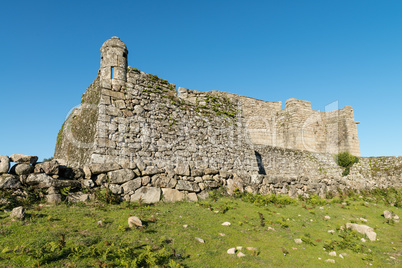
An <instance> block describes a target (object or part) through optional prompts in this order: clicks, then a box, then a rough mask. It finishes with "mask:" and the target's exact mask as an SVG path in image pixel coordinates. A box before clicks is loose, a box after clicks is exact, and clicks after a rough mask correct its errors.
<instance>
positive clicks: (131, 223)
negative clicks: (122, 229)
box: [128, 216, 142, 228]
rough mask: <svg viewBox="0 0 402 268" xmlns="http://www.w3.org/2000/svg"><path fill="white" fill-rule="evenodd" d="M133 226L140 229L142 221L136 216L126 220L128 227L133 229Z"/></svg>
mask: <svg viewBox="0 0 402 268" xmlns="http://www.w3.org/2000/svg"><path fill="white" fill-rule="evenodd" d="M134 226H136V227H142V221H141V220H140V218H138V217H137V216H131V217H129V218H128V227H130V228H133V227H134Z"/></svg>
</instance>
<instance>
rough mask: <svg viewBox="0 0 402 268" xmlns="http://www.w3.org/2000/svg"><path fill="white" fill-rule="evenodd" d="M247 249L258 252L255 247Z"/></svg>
mask: <svg viewBox="0 0 402 268" xmlns="http://www.w3.org/2000/svg"><path fill="white" fill-rule="evenodd" d="M246 249H247V250H250V251H257V250H258V249H257V248H254V247H246Z"/></svg>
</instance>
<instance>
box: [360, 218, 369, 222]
mask: <svg viewBox="0 0 402 268" xmlns="http://www.w3.org/2000/svg"><path fill="white" fill-rule="evenodd" d="M359 220H361V221H364V222H367V219H365V218H360V219H359Z"/></svg>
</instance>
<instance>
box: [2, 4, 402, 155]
mask: <svg viewBox="0 0 402 268" xmlns="http://www.w3.org/2000/svg"><path fill="white" fill-rule="evenodd" d="M0 29H1V37H0V38H1V42H0V56H1V60H0V79H1V84H0V92H1V105H0V125H1V131H0V154H3V155H11V154H13V153H22V154H34V155H38V156H39V158H40V159H43V158H45V157H46V158H47V157H50V156H52V155H53V152H54V146H55V143H56V136H57V133H58V130H59V128H60V126H61V125H62V123H63V121H64V119H65V117H66V115H67V113H68V112H69V111H70V109H71V108H73V107H74V106H76V105H78V104H79V103H80V98H81V95H82V93H83V92H84V91H85V89H86V88H87V87H88V86H89V84H90V83H91V82H92V81H93V80H94V79H95V78H96V75H97V71H98V68H99V62H100V51H99V49H100V47H101V46H102V44H103V42H104V41H106V40H107V39H109V38H110V37H112V36H118V37H120V39H121V40H122V41H124V42H125V43H126V45H127V47H128V50H129V54H128V61H129V65H130V66H132V67H136V68H138V69H140V70H142V71H144V72H148V73H152V74H156V75H158V76H159V77H161V78H164V79H167V80H169V82H172V83H175V84H176V85H177V87H179V86H181V87H186V88H190V89H194V90H201V91H208V90H221V91H227V92H231V93H236V94H241V95H246V96H250V97H254V98H258V99H262V100H267V101H282V102H283V103H284V101H285V100H286V99H288V98H298V99H303V100H309V101H311V103H312V108H313V109H316V110H324V109H325V106H326V105H328V104H330V103H332V102H334V101H338V102H339V106H340V107H344V106H346V105H350V106H352V107H353V108H354V113H355V120H356V121H360V122H361V124H360V125H358V133H359V138H360V148H361V153H362V156H383V155H395V156H398V155H402V141H401V140H402V138H401V137H402V135H401V132H402V124H401V116H402V104H401V103H400V102H401V99H402V90H401V89H402V88H401V87H402V1H370V0H364V1H358V0H355V1H350V0H349V1H340V0H337V1H325V0H316V1H308V0H305V1H300V0H299V1H288V0H277V1H268V0H267V1H233V0H231V1H216V0H215V1H206V0H203V1H175V0H170V1H158V0H154V1H102V0H97V1H82V0H81V1H72V0H70V1H54V0H53V1H40V0H37V1H18V0H14V1H3V3H2V4H1V9H0Z"/></svg>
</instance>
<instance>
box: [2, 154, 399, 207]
mask: <svg viewBox="0 0 402 268" xmlns="http://www.w3.org/2000/svg"><path fill="white" fill-rule="evenodd" d="M255 149H256V151H255V156H256V158H259V160H258V162H259V173H260V174H251V175H250V174H239V173H235V172H230V171H229V172H228V171H224V170H222V169H221V170H218V169H213V168H207V167H196V166H194V165H189V164H186V163H179V164H177V165H170V166H165V167H159V166H157V165H156V164H155V163H152V162H149V161H138V160H137V162H136V163H133V164H132V166H131V167H130V168H127V167H126V168H125V167H123V166H121V165H119V164H117V163H102V164H89V165H87V166H84V167H82V168H77V167H68V166H66V165H65V163H61V162H59V161H57V160H51V161H48V162H43V163H37V162H36V161H37V159H38V158H37V157H36V156H28V155H12V156H10V157H8V156H0V191H2V190H8V191H12V192H13V193H12V195H14V196H19V197H20V198H24V197H26V196H28V193H27V190H28V188H36V189H43V190H45V193H46V198H47V201H48V202H49V203H59V202H61V201H62V199H63V196H62V193H64V194H65V195H67V196H66V197H65V198H66V199H67V200H68V201H71V202H76V201H87V200H95V199H96V196H99V193H101V192H102V191H105V190H106V189H107V190H108V191H110V192H111V193H113V194H114V195H115V196H116V197H117V199H118V200H121V201H123V200H125V201H130V202H134V201H139V200H140V199H141V200H142V201H143V202H147V203H154V202H158V201H161V200H162V201H167V202H173V201H182V200H189V201H197V200H199V199H204V198H207V197H208V195H209V191H211V190H213V189H216V188H219V187H224V188H225V189H226V191H227V192H228V193H229V194H232V193H233V192H234V191H235V190H236V189H239V190H240V191H247V192H251V193H259V194H263V195H264V194H270V193H273V194H288V195H290V196H292V197H297V196H298V195H302V196H308V195H311V194H318V195H320V196H322V197H324V196H325V195H326V194H327V193H333V194H338V190H345V189H356V190H365V189H374V188H387V187H397V188H399V187H401V186H402V183H401V178H402V157H398V158H397V157H373V158H360V161H359V163H358V164H355V165H354V166H353V167H352V169H351V174H350V175H348V176H346V177H341V175H340V174H341V173H342V168H340V167H338V166H337V165H336V164H335V161H334V159H333V156H332V155H329V154H328V155H324V154H318V153H310V152H305V151H304V152H303V151H296V150H288V149H281V148H275V147H267V146H262V147H260V148H258V147H256V148H255ZM11 161H12V162H16V163H17V164H15V165H13V166H12V167H11V168H10V162H11ZM66 188H68V190H67V191H66ZM1 202H3V203H4V202H7V200H2V201H1Z"/></svg>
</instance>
